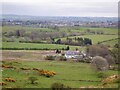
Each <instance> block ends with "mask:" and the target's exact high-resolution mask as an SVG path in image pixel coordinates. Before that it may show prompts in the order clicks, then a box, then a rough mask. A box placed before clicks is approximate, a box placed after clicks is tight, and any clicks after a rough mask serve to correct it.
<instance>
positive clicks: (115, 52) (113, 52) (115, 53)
mask: <svg viewBox="0 0 120 90" xmlns="http://www.w3.org/2000/svg"><path fill="white" fill-rule="evenodd" d="M110 54H111V56H112V57H113V58H114V60H115V63H116V64H119V63H120V61H119V56H120V52H119V49H118V48H113V49H112V50H110Z"/></svg>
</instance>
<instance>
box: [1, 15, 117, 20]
mask: <svg viewBox="0 0 120 90" xmlns="http://www.w3.org/2000/svg"><path fill="white" fill-rule="evenodd" d="M2 19H9V20H22V21H26V20H46V21H50V20H55V21H56V20H61V21H76V22H77V21H81V22H117V21H118V18H117V17H66V16H64V17H63V16H29V15H11V14H10V15H8V14H7V15H6V14H5V15H2V18H1V17H0V20H2Z"/></svg>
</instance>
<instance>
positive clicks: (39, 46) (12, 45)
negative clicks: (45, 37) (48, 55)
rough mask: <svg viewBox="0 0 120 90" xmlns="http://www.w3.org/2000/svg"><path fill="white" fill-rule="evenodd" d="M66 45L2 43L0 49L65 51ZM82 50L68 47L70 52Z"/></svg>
mask: <svg viewBox="0 0 120 90" xmlns="http://www.w3.org/2000/svg"><path fill="white" fill-rule="evenodd" d="M67 46H68V45H59V44H36V43H17V42H3V43H2V48H3V49H4V48H5V49H9V48H10V49H13V50H14V49H16V48H18V49H23V50H24V49H28V50H29V49H39V50H52V49H53V50H55V49H63V48H64V49H65V48H66V47H67ZM76 48H78V49H84V48H82V47H80V46H70V49H71V50H75V49H76Z"/></svg>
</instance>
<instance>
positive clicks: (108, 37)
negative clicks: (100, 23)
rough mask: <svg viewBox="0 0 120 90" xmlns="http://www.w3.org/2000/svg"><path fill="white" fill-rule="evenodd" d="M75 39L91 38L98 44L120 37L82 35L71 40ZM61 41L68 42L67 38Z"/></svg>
mask: <svg viewBox="0 0 120 90" xmlns="http://www.w3.org/2000/svg"><path fill="white" fill-rule="evenodd" d="M74 37H82V38H90V39H91V40H92V42H93V44H97V43H98V42H101V41H105V40H110V39H115V38H118V35H82V36H72V37H69V38H74ZM61 39H62V40H66V38H61Z"/></svg>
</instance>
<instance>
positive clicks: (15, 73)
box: [2, 61, 118, 88]
mask: <svg viewBox="0 0 120 90" xmlns="http://www.w3.org/2000/svg"><path fill="white" fill-rule="evenodd" d="M4 64H7V65H11V66H14V67H16V69H7V68H6V69H3V71H2V76H3V81H4V82H6V81H5V80H4V78H7V77H11V78H14V79H15V80H16V82H15V83H14V82H6V83H7V85H6V86H3V87H8V88H11V87H12V88H50V87H51V85H52V84H53V83H55V82H59V83H63V84H65V85H68V86H70V87H72V88H79V87H81V86H99V85H101V82H86V81H78V80H95V81H97V80H101V78H98V76H97V73H96V72H95V71H94V70H92V69H91V67H90V64H86V63H77V62H64V61H61V62H60V61H43V62H41V61H4ZM21 67H26V68H30V69H31V70H27V71H24V70H21V69H20V68H21ZM32 68H39V69H44V70H52V71H55V72H56V73H57V74H56V75H55V76H53V77H50V78H47V77H44V76H40V75H39V74H38V73H37V72H36V71H33V70H32ZM105 73H106V74H107V75H108V76H109V75H113V74H117V73H118V72H117V71H111V70H109V71H106V72H105ZM31 76H33V77H36V78H37V79H38V80H37V84H30V82H29V80H28V78H29V77H31ZM112 87H117V84H113V86H112Z"/></svg>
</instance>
